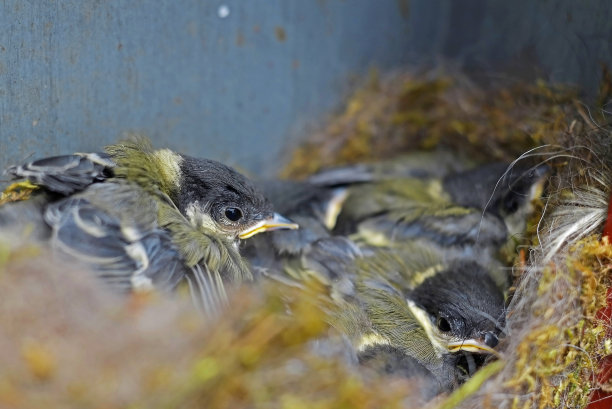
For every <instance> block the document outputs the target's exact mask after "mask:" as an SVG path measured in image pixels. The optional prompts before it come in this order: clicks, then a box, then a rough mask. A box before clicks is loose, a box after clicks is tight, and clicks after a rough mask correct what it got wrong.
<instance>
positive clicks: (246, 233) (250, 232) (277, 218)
mask: <svg viewBox="0 0 612 409" xmlns="http://www.w3.org/2000/svg"><path fill="white" fill-rule="evenodd" d="M298 227H300V226H298V225H297V223H293V222H292V221H291V220H289V219H287V218H285V217H283V216H281V215H280V214H278V213H274V216H272V217H270V218H269V219H265V220H262V221H260V222H259V223H256V224H254V225H253V226H251V227H249V228H248V229H246V230H243V231H241V232H240V234H239V235H238V237H240V238H241V239H243V240H244V239H248V238H249V237H251V236H254V235H256V234H257V233H262V232H264V231H272V230H284V229H290V230H295V229H297V228H298Z"/></svg>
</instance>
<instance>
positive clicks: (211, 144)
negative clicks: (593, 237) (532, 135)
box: [0, 0, 612, 175]
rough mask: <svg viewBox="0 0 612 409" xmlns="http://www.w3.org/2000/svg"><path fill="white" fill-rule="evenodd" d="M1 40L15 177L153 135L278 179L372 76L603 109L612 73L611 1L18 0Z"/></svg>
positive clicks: (9, 158)
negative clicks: (507, 84)
mask: <svg viewBox="0 0 612 409" xmlns="http://www.w3.org/2000/svg"><path fill="white" fill-rule="evenodd" d="M0 28H1V29H0V167H1V168H5V167H6V166H7V165H10V164H17V163H21V162H23V161H24V160H26V159H27V158H30V157H39V156H44V155H52V154H57V153H70V152H74V151H92V150H99V149H100V148H101V147H102V146H103V145H105V144H108V143H112V142H114V141H116V140H117V139H118V138H119V137H120V136H121V135H122V134H123V133H124V132H127V131H138V132H142V133H145V134H147V135H149V136H150V137H151V138H152V139H153V141H154V144H155V146H157V147H164V146H168V147H170V148H173V149H176V150H179V151H181V152H185V153H189V154H192V155H195V156H202V157H209V158H214V159H218V160H222V161H224V162H227V163H228V164H231V165H234V166H239V167H240V168H242V169H245V170H247V171H250V172H252V173H256V174H259V175H271V174H274V173H275V172H277V171H278V170H279V169H280V168H282V166H283V165H284V164H285V163H286V161H287V160H288V158H289V155H288V152H290V150H291V148H292V147H293V146H294V145H295V144H296V142H297V141H300V140H301V139H303V138H305V137H307V135H308V134H309V133H310V132H312V130H313V129H314V128H317V127H318V126H320V124H321V123H322V122H323V121H324V120H325V118H327V117H328V116H329V115H330V114H332V113H333V112H334V110H337V109H338V108H339V107H340V106H341V103H342V101H343V98H345V97H346V96H347V94H348V92H349V91H350V90H351V88H352V87H353V86H355V84H356V83H358V82H359V80H360V79H363V78H365V77H367V75H368V72H369V71H370V70H371V69H373V68H375V69H377V70H378V71H379V72H383V73H384V72H388V71H393V70H399V69H402V68H404V67H415V66H417V67H427V66H436V65H438V64H440V63H442V62H443V63H444V64H452V65H454V66H458V67H460V68H462V69H465V70H467V71H468V72H470V73H473V74H474V75H476V76H480V78H481V79H482V80H483V81H486V80H487V79H488V78H489V79H491V78H495V77H505V78H507V79H509V80H514V79H528V80H533V79H535V78H543V79H547V80H550V81H553V82H562V83H571V84H576V85H579V86H580V87H581V89H582V90H583V92H584V96H585V98H589V97H590V96H593V95H594V93H595V91H596V89H597V85H598V84H599V82H600V80H601V72H602V64H607V65H612V7H610V5H609V1H607V0H582V1H580V2H576V1H574V0H556V1H552V0H539V1H531V0H516V1H513V2H509V1H499V0H488V1H487V0H463V1H461V2H458V1H453V0H376V1H374V0H293V1H288V0H266V1H244V0H242V1H241V0H220V1H211V0H182V1H175V0H156V1H145V0H130V1H127V0H122V1H118V0H112V1H111V0H55V1H44V2H42V1H24V0H4V1H2V2H0ZM493 73H494V74H493Z"/></svg>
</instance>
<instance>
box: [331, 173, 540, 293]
mask: <svg viewBox="0 0 612 409" xmlns="http://www.w3.org/2000/svg"><path fill="white" fill-rule="evenodd" d="M547 172H548V167H547V166H546V165H540V166H535V167H529V166H524V165H514V166H509V165H507V164H502V163H499V164H491V165H484V166H478V167H476V168H473V169H470V170H465V171H461V172H456V173H449V174H447V175H445V176H444V177H441V178H440V177H424V178H390V179H384V180H381V181H378V182H373V183H360V184H354V185H352V186H350V188H349V194H348V196H347V198H346V200H345V202H344V204H343V206H342V211H341V212H340V214H339V216H338V221H337V224H336V227H335V229H334V232H335V233H337V234H346V235H350V237H351V238H352V239H353V240H355V241H356V242H357V243H358V244H359V245H360V247H361V248H362V249H366V248H369V247H386V248H393V249H394V251H396V252H400V253H401V252H404V251H406V244H410V243H419V244H420V245H422V246H425V247H427V248H428V249H430V250H431V251H435V252H436V253H438V255H439V256H440V257H443V258H444V259H447V260H452V259H463V260H475V261H477V262H478V263H479V264H481V265H483V266H485V267H486V268H487V269H488V270H489V271H490V272H491V273H492V274H493V278H494V280H495V281H496V282H497V283H498V285H499V286H501V287H504V286H505V285H507V281H508V277H507V275H506V274H505V273H504V271H503V268H502V266H501V264H500V262H499V260H498V254H499V252H500V250H501V249H502V248H504V247H506V246H509V245H511V246H513V245H514V242H513V240H512V239H513V237H514V236H515V235H520V234H522V232H523V231H524V228H525V223H526V219H527V215H528V214H529V212H530V210H531V201H532V200H533V199H534V198H535V197H537V196H538V195H539V194H540V192H541V189H542V185H543V183H544V181H545V175H546V174H547Z"/></svg>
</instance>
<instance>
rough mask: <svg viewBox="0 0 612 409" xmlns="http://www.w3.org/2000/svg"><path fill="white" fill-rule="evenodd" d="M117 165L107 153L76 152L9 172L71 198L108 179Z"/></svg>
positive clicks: (12, 167)
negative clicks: (74, 194)
mask: <svg viewBox="0 0 612 409" xmlns="http://www.w3.org/2000/svg"><path fill="white" fill-rule="evenodd" d="M113 166H114V163H113V161H112V160H111V159H110V156H108V155H106V154H104V153H76V154H73V155H62V156H52V157H48V158H43V159H38V160H35V161H32V162H28V163H26V164H23V165H19V166H11V167H9V168H8V169H6V172H7V173H8V174H10V175H12V176H13V177H15V178H25V179H28V180H30V181H31V182H32V183H34V184H36V185H39V186H42V187H44V188H45V189H47V190H48V191H51V192H55V193H59V194H62V195H66V196H67V195H69V194H72V193H74V192H78V191H81V190H83V189H85V188H86V187H87V186H89V185H90V184H92V183H94V182H97V181H101V180H104V179H106V178H108V177H109V176H110V175H111V173H112V171H111V169H112V168H113Z"/></svg>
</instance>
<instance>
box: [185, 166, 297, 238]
mask: <svg viewBox="0 0 612 409" xmlns="http://www.w3.org/2000/svg"><path fill="white" fill-rule="evenodd" d="M176 198H177V199H176V200H177V204H178V207H179V210H180V211H181V212H182V213H183V214H184V215H185V216H186V217H187V218H188V219H189V220H190V221H191V223H192V224H194V225H196V226H198V227H205V228H209V229H211V230H213V231H218V232H221V233H222V234H224V235H226V236H228V237H232V238H236V239H247V238H249V237H251V236H253V235H255V234H257V233H261V232H264V231H270V230H279V229H297V228H298V225H297V224H295V223H293V222H292V221H290V220H288V219H286V218H285V217H283V216H281V215H280V214H278V213H275V212H274V209H273V206H272V204H271V202H270V201H269V200H268V199H267V198H266V197H265V196H264V195H263V193H262V192H261V191H260V190H259V189H258V188H257V187H256V186H255V185H254V184H253V183H252V182H251V181H250V180H249V179H247V178H246V177H245V176H243V175H241V174H240V173H238V172H236V171H235V170H234V169H232V168H230V167H228V166H225V165H223V164H222V163H219V162H216V161H213V160H206V159H197V158H192V157H189V156H183V155H181V156H180V181H179V183H178V190H177V193H176Z"/></svg>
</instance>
